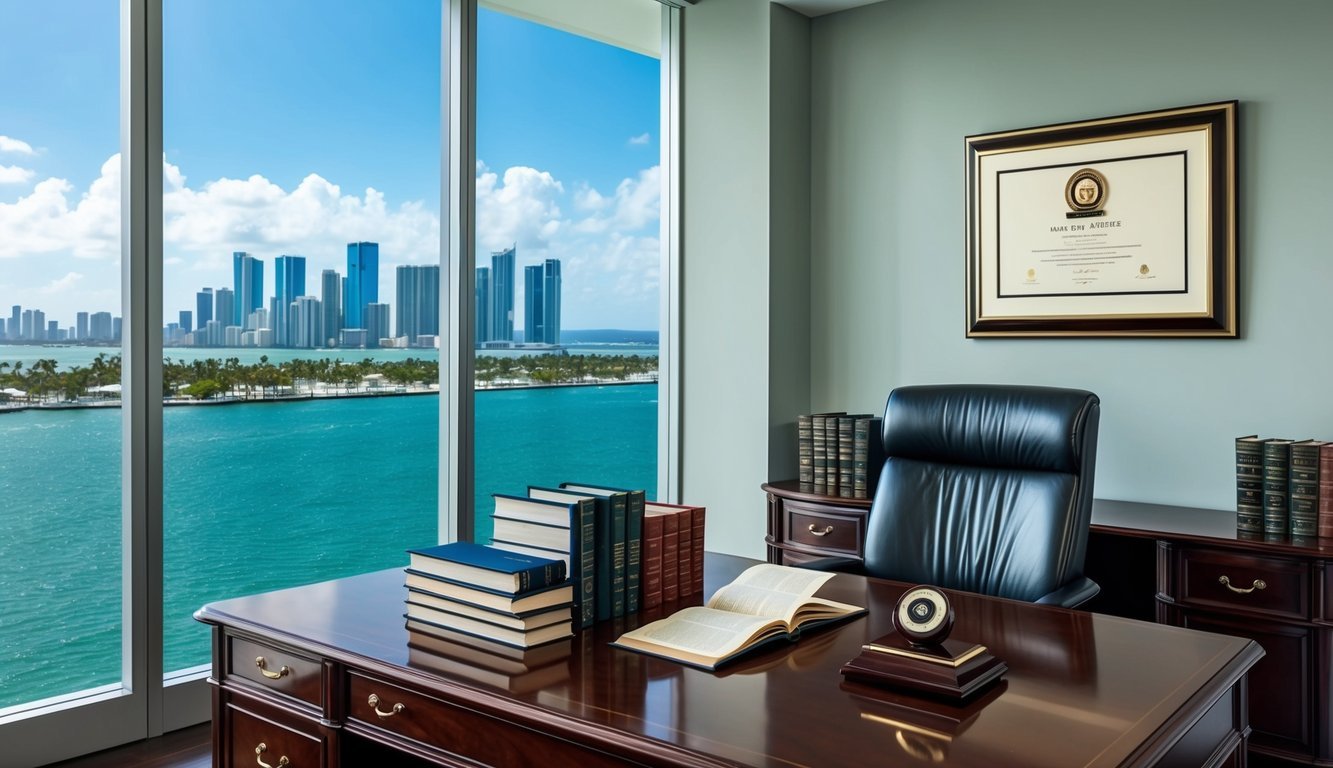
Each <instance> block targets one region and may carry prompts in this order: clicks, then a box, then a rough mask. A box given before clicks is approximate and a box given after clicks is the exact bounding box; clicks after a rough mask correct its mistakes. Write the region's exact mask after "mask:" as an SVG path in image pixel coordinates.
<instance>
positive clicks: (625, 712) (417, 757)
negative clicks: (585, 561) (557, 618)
mask: <svg viewBox="0 0 1333 768" xmlns="http://www.w3.org/2000/svg"><path fill="white" fill-rule="evenodd" d="M752 563H753V561H750V560H746V559H742V558H736V557H730V556H726V555H716V554H712V553H710V554H709V555H708V559H707V567H706V574H705V591H706V592H707V593H709V594H711V592H712V591H713V590H715V589H717V588H718V587H719V586H720V585H722V584H724V583H726V582H728V581H730V580H731V579H732V578H734V576H735V575H736V574H738V573H739V572H740V571H741V570H743V569H744V568H745V567H748V566H749V565H751V564H752ZM906 586H907V585H904V584H900V583H895V582H888V581H879V580H875V579H865V578H861V577H857V576H848V575H838V576H836V577H834V579H833V580H832V581H830V582H829V584H827V585H826V586H825V587H824V589H823V590H822V591H821V593H820V594H822V595H826V596H828V597H830V598H833V599H836V600H842V601H846V602H851V603H856V604H860V605H865V606H867V607H868V608H869V609H870V612H869V614H868V615H867V616H864V617H860V618H858V619H855V620H853V621H851V622H849V623H846V624H843V625H839V626H836V627H831V628H827V629H825V630H822V631H820V632H816V633H812V634H810V635H809V636H807V637H805V638H803V639H802V640H800V641H799V642H798V643H796V644H793V645H788V646H784V647H779V648H773V649H771V650H767V651H765V652H763V653H760V654H758V655H756V656H753V657H750V658H747V659H743V660H742V661H740V662H737V663H735V664H734V665H732V666H730V667H724V668H723V670H722V671H721V672H719V673H718V674H712V673H709V672H704V671H701V670H696V669H691V668H687V667H683V666H680V665H677V664H674V663H671V662H668V661H665V660H661V659H657V658H653V657H649V656H644V655H640V654H635V653H632V652H629V651H623V650H620V649H616V648H612V647H610V646H608V645H607V643H608V642H609V641H610V640H612V639H614V638H615V637H616V636H617V634H618V633H619V632H620V631H623V630H624V629H626V628H628V627H629V626H631V625H633V622H632V621H630V622H606V623H603V624H601V625H598V626H597V627H595V628H594V629H592V630H588V631H585V632H583V633H581V634H579V635H577V636H576V637H575V638H574V639H573V641H572V642H571V643H570V644H569V655H568V657H567V658H560V659H557V660H556V661H555V662H554V666H550V665H548V666H546V667H543V670H545V671H544V673H543V676H542V678H541V679H540V680H537V681H535V682H534V681H526V680H523V678H522V677H521V676H520V677H519V678H516V679H515V680H514V682H512V683H506V682H505V681H504V680H492V682H491V683H485V682H479V681H478V680H479V679H480V676H476V675H471V674H466V673H465V670H466V667H459V666H458V665H457V663H455V665H454V666H453V667H452V668H451V669H452V671H448V669H449V668H446V666H445V665H442V664H441V665H437V664H435V663H433V662H432V661H431V657H430V656H429V655H427V656H424V657H423V656H421V655H416V656H414V657H413V659H412V660H409V649H408V647H407V639H408V634H407V631H406V630H405V629H404V628H403V621H402V617H401V614H402V610H403V608H402V600H403V596H404V590H403V587H402V572H401V571H400V570H396V569H394V570H388V571H380V572H377V573H371V574H366V575H363V576H357V577H352V578H348V579H341V580H338V581H331V582H326V583H323V584H314V585H311V586H306V587H297V588H294V589H287V590H282V591H278V592H272V593H268V594H264V595H257V596H253V597H243V598H237V599H233V600H224V601H221V602H216V603H212V604H210V605H207V606H204V607H203V608H202V609H200V610H199V612H198V613H197V614H196V616H197V618H198V619H199V620H201V621H204V622H206V623H209V624H211V625H213V671H212V676H211V678H210V682H211V683H212V684H213V733H214V746H213V749H214V765H216V766H242V765H243V766H256V765H261V766H262V765H270V766H278V765H285V766H287V768H306V766H316V765H317V766H334V767H343V766H345V767H347V768H352V767H354V766H363V765H395V766H397V765H407V766H413V765H454V766H462V765H467V766H475V765H478V764H483V765H503V766H517V765H534V766H542V767H543V768H548V767H549V766H556V765H573V764H576V763H577V764H579V765H581V766H600V765H625V764H635V765H687V766H690V765H693V766H734V765H742V766H856V768H864V767H865V766H869V765H875V766H884V765H917V764H920V763H922V762H925V763H935V762H938V763H943V764H948V765H960V766H985V767H986V768H995V767H996V766H1030V767H1031V768H1040V767H1042V766H1050V767H1051V768H1071V767H1072V766H1122V765H1124V766H1128V765H1133V766H1137V765H1170V766H1186V765H1188V766H1203V765H1208V766H1215V765H1226V766H1244V765H1245V742H1246V738H1247V736H1248V733H1249V727H1248V725H1247V713H1246V706H1245V684H1246V672H1247V670H1248V669H1249V668H1250V667H1251V666H1252V665H1253V664H1254V663H1255V662H1256V661H1257V660H1258V659H1259V658H1260V656H1262V653H1263V652H1262V651H1261V650H1260V649H1259V647H1258V646H1257V645H1256V644H1255V643H1254V642H1251V641H1249V640H1244V639H1239V638H1234V637H1227V636H1223V635H1216V634H1208V633H1203V632H1196V631H1192V630H1188V629H1181V628H1176V627H1168V626H1161V625H1155V624H1149V623H1144V622H1140V621H1135V620H1131V619H1123V618H1118V617H1113V616H1103V615H1096V614H1091V613H1086V612H1075V611H1069V610H1065V609H1061V608H1053V607H1046V606H1036V605H1030V604H1026V603H1019V602H1014V601H1010V600H1002V599H995V598H985V597H980V596H975V595H966V594H959V593H951V596H952V597H953V600H954V605H955V607H956V609H957V613H958V617H959V618H958V622H957V625H956V628H955V631H954V636H955V637H959V638H964V639H974V640H977V641H980V642H983V643H985V644H986V645H988V646H989V647H990V648H991V650H992V651H993V652H994V653H995V654H996V655H997V656H999V657H1000V658H1002V659H1004V660H1005V661H1006V662H1007V663H1008V665H1009V672H1008V673H1007V674H1006V675H1005V679H1004V681H1003V682H1002V683H1001V684H1000V685H999V686H998V687H996V688H995V689H992V690H991V691H990V692H988V693H986V694H984V695H983V697H982V700H981V701H979V702H976V703H974V704H972V705H971V706H970V707H966V708H963V709H956V708H950V707H944V706H930V705H928V704H926V703H924V702H922V701H921V700H919V699H913V698H911V697H907V696H897V695H894V694H890V693H885V692H879V691H875V690H873V689H868V688H857V687H851V686H848V685H847V684H845V683H843V681H842V678H841V676H840V675H839V673H838V668H839V666H840V665H841V664H842V663H843V662H844V661H846V660H848V659H850V658H852V657H853V656H855V655H856V654H857V653H858V652H859V649H860V646H861V644H862V643H863V642H866V641H868V640H871V639H874V638H876V637H878V636H880V635H882V634H884V633H887V632H888V631H889V630H890V619H889V616H890V608H891V606H892V605H893V603H894V602H895V601H896V599H897V597H898V595H899V594H900V593H901V592H902V591H903V589H904V588H905V587H906ZM644 618H645V619H647V618H652V617H651V616H645V617H644ZM259 657H263V659H264V661H263V666H262V667H260V666H257V665H256V659H257V658H259ZM284 669H285V671H284ZM432 669H434V670H437V671H432ZM474 678H477V679H474ZM511 688H512V690H511ZM372 696H374V697H375V698H374V700H373V703H371V701H372V699H371V697H372ZM399 704H401V705H403V706H402V707H401V708H398V707H397V706H396V705H399ZM376 709H378V710H379V711H380V712H381V713H383V714H384V715H386V716H384V717H381V716H379V715H377V714H376V711H375V710H376ZM395 709H398V711H397V712H396V713H395V712H394V710H395ZM260 744H263V745H264V748H263V749H262V750H261V751H259V752H256V749H257V748H258V746H259V745H260ZM284 758H285V759H286V760H287V762H286V763H283V762H282V761H283V759H284Z"/></svg>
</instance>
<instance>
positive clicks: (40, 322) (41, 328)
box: [32, 309, 48, 341]
mask: <svg viewBox="0 0 1333 768" xmlns="http://www.w3.org/2000/svg"><path fill="white" fill-rule="evenodd" d="M32 338H33V339H35V340H36V341H48V339H47V338H46V313H45V312H43V311H42V310H40V309H34V310H33V311H32Z"/></svg>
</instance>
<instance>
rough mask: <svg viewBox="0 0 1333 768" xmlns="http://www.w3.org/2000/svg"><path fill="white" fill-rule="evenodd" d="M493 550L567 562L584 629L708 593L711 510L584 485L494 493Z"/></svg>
mask: <svg viewBox="0 0 1333 768" xmlns="http://www.w3.org/2000/svg"><path fill="white" fill-rule="evenodd" d="M493 498H494V500H495V512H494V513H493V514H492V516H491V520H492V523H493V532H492V538H491V546H493V547H496V548H498V549H503V550H507V551H512V552H516V553H522V554H526V555H531V556H535V557H545V558H552V559H556V560H559V561H561V562H563V563H565V565H566V567H567V569H568V572H569V574H570V578H571V579H572V580H573V582H574V584H575V589H574V605H575V614H574V615H575V619H576V626H579V627H590V626H592V625H593V624H594V623H596V622H599V621H606V620H608V619H614V618H618V617H621V616H625V615H627V614H634V613H637V612H638V611H639V610H640V609H642V608H652V607H655V606H657V605H660V604H661V603H663V602H669V601H674V600H678V599H680V598H684V597H689V596H691V595H694V594H697V593H699V592H702V591H703V545H704V521H705V509H704V507H702V506H697V505H682V504H666V503H661V502H654V501H648V500H647V499H646V494H645V492H644V491H643V490H635V489H624V488H613V487H608V486H599V485H585V484H580V483H561V484H560V485H559V486H558V487H555V488H547V487H541V486H528V488H527V495H526V496H518V495H511V494H503V493H497V494H493Z"/></svg>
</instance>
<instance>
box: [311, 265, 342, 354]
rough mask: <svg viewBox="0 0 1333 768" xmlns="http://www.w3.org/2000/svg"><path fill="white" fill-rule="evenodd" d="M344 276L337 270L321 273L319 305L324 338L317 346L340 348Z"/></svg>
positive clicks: (327, 270)
mask: <svg viewBox="0 0 1333 768" xmlns="http://www.w3.org/2000/svg"><path fill="white" fill-rule="evenodd" d="M342 293H343V291H342V275H339V274H338V271H337V270H335V269H326V270H324V271H323V272H320V273H319V304H320V311H321V312H322V313H323V315H324V320H323V322H322V323H320V328H321V329H322V334H323V338H321V339H320V340H319V343H318V344H316V345H315V346H319V347H336V346H338V331H341V330H342V306H343V302H342Z"/></svg>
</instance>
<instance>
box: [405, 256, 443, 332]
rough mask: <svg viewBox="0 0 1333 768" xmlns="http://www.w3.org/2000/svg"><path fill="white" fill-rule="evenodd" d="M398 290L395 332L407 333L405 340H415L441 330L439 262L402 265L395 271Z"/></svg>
mask: <svg viewBox="0 0 1333 768" xmlns="http://www.w3.org/2000/svg"><path fill="white" fill-rule="evenodd" d="M395 277H396V278H397V285H398V293H397V297H396V300H397V302H398V304H397V307H396V309H397V315H398V317H397V320H398V323H397V328H398V331H397V335H398V336H406V337H407V343H408V344H415V343H416V342H417V337H418V336H421V335H423V334H425V335H430V336H435V335H438V334H439V332H440V267H439V265H427V266H414V265H404V266H400V267H398V269H397V271H396V272H395Z"/></svg>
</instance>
